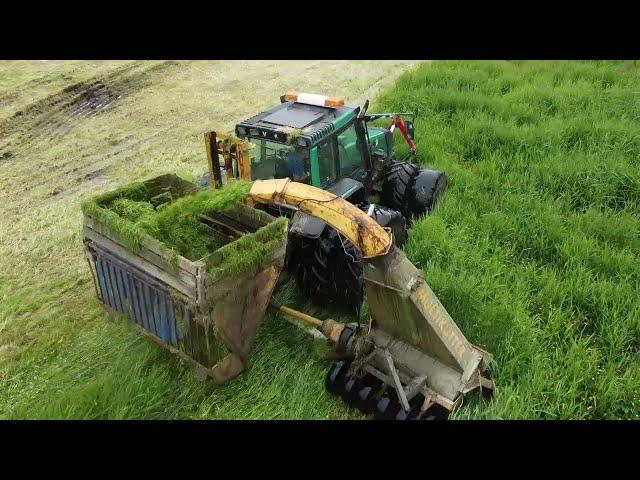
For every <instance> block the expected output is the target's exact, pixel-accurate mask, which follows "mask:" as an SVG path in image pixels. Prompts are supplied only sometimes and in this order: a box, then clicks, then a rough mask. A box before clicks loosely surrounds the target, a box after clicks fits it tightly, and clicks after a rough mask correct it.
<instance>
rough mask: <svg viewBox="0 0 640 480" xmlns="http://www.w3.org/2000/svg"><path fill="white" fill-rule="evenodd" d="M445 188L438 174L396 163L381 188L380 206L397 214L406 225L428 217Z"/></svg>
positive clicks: (442, 178) (444, 179)
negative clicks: (422, 217) (400, 215)
mask: <svg viewBox="0 0 640 480" xmlns="http://www.w3.org/2000/svg"><path fill="white" fill-rule="evenodd" d="M446 188H447V181H446V178H445V176H444V174H443V173H442V172H439V171H437V170H432V169H429V168H420V166H418V165H416V164H414V163H398V164H396V165H394V166H393V167H392V168H391V170H390V172H389V173H388V174H387V178H386V180H385V182H384V184H383V185H382V195H381V201H382V202H381V203H382V204H383V205H385V206H387V207H390V208H393V209H394V210H398V211H399V212H401V213H402V215H403V216H404V217H405V219H406V220H407V223H410V222H411V221H412V220H413V219H414V218H415V217H418V216H420V215H424V214H426V213H429V212H430V211H431V210H432V209H433V207H434V206H435V205H436V203H437V201H438V200H439V199H440V197H442V195H443V194H444V191H445V190H446Z"/></svg>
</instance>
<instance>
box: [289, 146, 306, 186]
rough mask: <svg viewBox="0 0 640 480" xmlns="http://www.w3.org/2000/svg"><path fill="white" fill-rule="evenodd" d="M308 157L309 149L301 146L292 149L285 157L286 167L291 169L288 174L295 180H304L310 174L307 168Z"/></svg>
mask: <svg viewBox="0 0 640 480" xmlns="http://www.w3.org/2000/svg"><path fill="white" fill-rule="evenodd" d="M306 157H307V151H306V150H305V149H304V148H301V147H296V149H295V150H294V149H291V150H290V151H289V152H288V153H287V155H286V156H285V157H284V164H285V167H286V168H287V170H288V171H289V175H287V176H288V177H290V178H291V179H292V180H293V181H294V182H303V181H304V180H306V178H307V176H308V174H307V172H306V170H307V169H306V168H305V163H306Z"/></svg>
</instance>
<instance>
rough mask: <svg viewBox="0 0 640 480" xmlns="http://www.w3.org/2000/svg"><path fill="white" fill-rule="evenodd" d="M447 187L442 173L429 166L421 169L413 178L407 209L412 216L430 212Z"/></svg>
mask: <svg viewBox="0 0 640 480" xmlns="http://www.w3.org/2000/svg"><path fill="white" fill-rule="evenodd" d="M446 189H447V179H446V177H445V176H444V173H442V172H439V171H438V170H431V169H430V168H423V169H421V170H420V171H419V172H418V174H417V175H416V177H415V178H414V181H413V185H412V186H411V190H412V192H411V196H410V197H409V209H410V210H411V214H412V215H414V216H419V215H424V214H425V213H429V212H431V210H432V209H433V207H434V206H435V205H436V203H437V202H438V200H439V199H440V197H442V195H443V194H444V191H445V190H446Z"/></svg>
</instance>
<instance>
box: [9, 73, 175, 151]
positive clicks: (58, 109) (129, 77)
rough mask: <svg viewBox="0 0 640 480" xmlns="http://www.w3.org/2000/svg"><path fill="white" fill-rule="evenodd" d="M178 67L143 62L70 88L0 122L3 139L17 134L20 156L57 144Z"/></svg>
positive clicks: (16, 142) (16, 141)
mask: <svg viewBox="0 0 640 480" xmlns="http://www.w3.org/2000/svg"><path fill="white" fill-rule="evenodd" d="M176 64H177V62H172V61H169V62H161V63H156V64H153V65H151V66H150V65H149V62H139V63H135V64H133V65H126V66H124V67H122V68H120V69H118V70H115V71H113V72H111V73H109V74H108V75H106V76H103V77H100V78H96V79H94V80H92V81H90V82H80V83H76V84H73V85H69V86H68V87H66V88H64V89H63V90H62V91H60V92H59V93H57V94H54V95H51V96H49V97H46V98H44V99H42V100H39V101H37V102H34V103H32V104H31V105H29V106H28V107H27V108H25V109H23V110H21V111H19V112H16V113H15V114H14V115H13V116H12V117H11V118H9V119H7V120H5V121H4V122H2V123H0V137H4V138H8V137H9V136H12V135H17V136H18V137H17V139H16V140H15V144H16V145H18V150H20V151H19V153H24V152H25V151H26V150H28V149H30V147H31V146H32V145H33V143H34V142H37V141H39V140H45V141H48V142H54V141H57V140H59V139H60V138H61V137H63V136H65V135H67V134H69V133H70V132H72V131H73V130H75V129H76V128H78V127H79V126H80V125H81V124H82V121H83V120H85V119H88V118H91V117H95V116H97V115H99V114H101V113H103V112H105V111H107V110H111V109H113V108H115V107H116V106H117V105H118V104H119V103H121V102H122V101H123V99H124V98H125V97H127V96H128V95H131V94H133V93H135V92H137V91H139V90H141V89H143V88H145V87H147V86H149V85H151V84H152V82H153V81H154V74H162V73H163V72H164V71H165V70H166V69H168V68H171V67H174V66H175V65H176ZM0 147H1V145H0ZM5 147H6V144H5Z"/></svg>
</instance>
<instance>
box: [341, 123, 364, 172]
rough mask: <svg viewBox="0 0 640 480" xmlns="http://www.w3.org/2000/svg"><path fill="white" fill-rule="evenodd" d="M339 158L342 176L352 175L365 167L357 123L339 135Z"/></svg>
mask: <svg viewBox="0 0 640 480" xmlns="http://www.w3.org/2000/svg"><path fill="white" fill-rule="evenodd" d="M338 159H339V161H340V176H341V177H352V176H353V175H354V174H355V173H357V171H358V170H360V169H361V168H362V167H364V164H363V159H362V154H361V152H360V148H359V147H358V135H357V133H356V126H355V123H352V124H351V126H350V127H349V128H347V129H346V130H345V131H344V132H342V133H341V134H340V135H338Z"/></svg>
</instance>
